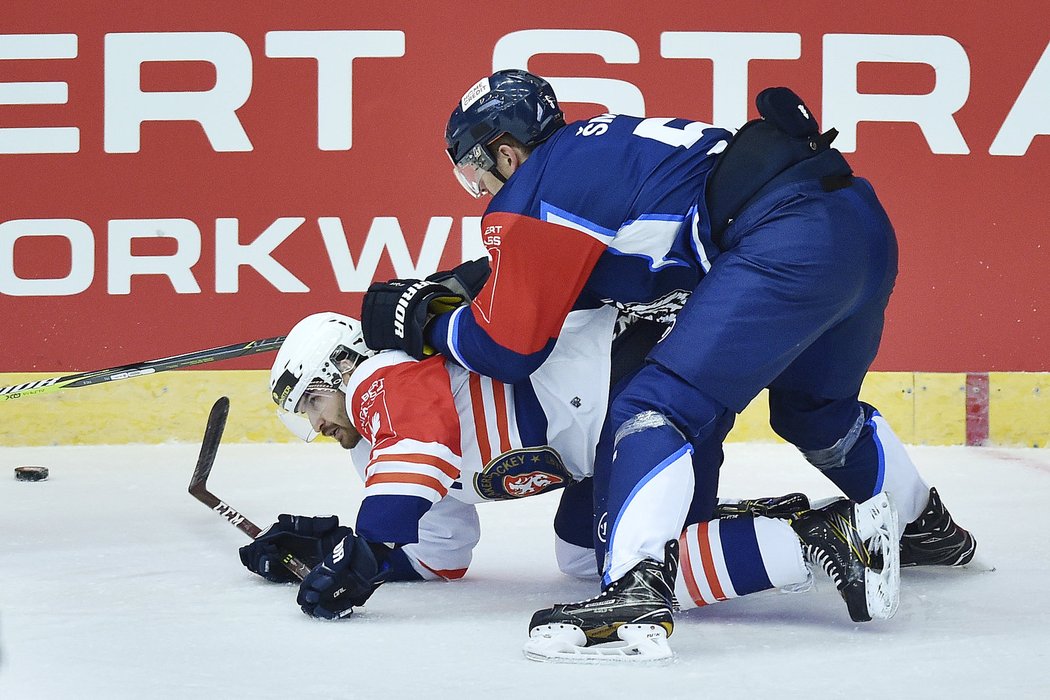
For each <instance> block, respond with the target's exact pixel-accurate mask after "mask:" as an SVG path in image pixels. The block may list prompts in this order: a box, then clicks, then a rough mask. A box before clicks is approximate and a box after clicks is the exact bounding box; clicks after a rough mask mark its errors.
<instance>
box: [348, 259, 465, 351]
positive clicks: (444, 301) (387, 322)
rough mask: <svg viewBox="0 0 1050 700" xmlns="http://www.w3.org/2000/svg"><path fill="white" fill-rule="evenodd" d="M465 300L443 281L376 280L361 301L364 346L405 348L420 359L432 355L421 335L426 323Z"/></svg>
mask: <svg viewBox="0 0 1050 700" xmlns="http://www.w3.org/2000/svg"><path fill="white" fill-rule="evenodd" d="M465 301H466V299H464V298H463V297H462V296H460V295H459V294H456V293H455V292H453V291H452V290H451V289H449V288H448V287H446V286H444V285H443V284H438V283H436V282H430V281H428V280H411V279H407V280H391V281H390V282H375V283H373V284H372V285H371V286H369V287H368V291H367V292H365V298H364V301H362V302H361V331H362V333H363V334H364V337H365V345H367V346H368V347H370V348H372V349H373V350H390V349H395V350H404V351H405V352H406V353H408V354H409V355H411V356H412V357H414V358H416V359H417V360H422V359H423V358H424V357H426V356H428V355H433V354H434V350H433V349H432V348H430V347H429V346H427V345H426V344H425V340H424V338H423V329H424V327H426V325H427V322H428V321H429V320H430V319H431V318H433V317H434V316H435V315H437V314H442V313H446V312H448V311H451V310H453V309H455V308H456V307H457V306H459V305H460V304H463V303H464V302H465Z"/></svg>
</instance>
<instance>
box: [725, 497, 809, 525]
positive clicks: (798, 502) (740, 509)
mask: <svg viewBox="0 0 1050 700" xmlns="http://www.w3.org/2000/svg"><path fill="white" fill-rule="evenodd" d="M809 509H810V504H809V498H808V497H807V496H806V494H804V493H789V494H787V495H784V496H769V497H767V498H748V499H744V500H742V501H726V502H724V503H719V504H718V505H717V506H715V517H716V518H718V519H720V520H727V519H731V518H739V517H741V516H745V515H746V516H749V517H752V518H758V517H763V518H781V519H783V520H794V519H795V518H797V517H798V516H799V515H801V514H802V513H804V512H806V511H808V510H809Z"/></svg>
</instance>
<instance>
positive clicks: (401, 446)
mask: <svg viewBox="0 0 1050 700" xmlns="http://www.w3.org/2000/svg"><path fill="white" fill-rule="evenodd" d="M459 469H460V459H459V457H457V456H456V455H455V453H454V452H452V451H451V450H450V449H449V448H448V447H446V446H445V445H440V444H438V443H433V442H419V441H417V440H410V439H405V440H399V441H398V442H397V443H395V444H394V445H390V446H388V447H385V448H383V449H381V450H376V451H374V452H373V453H372V458H371V461H370V462H369V464H368V467H366V468H365V496H366V497H367V496H373V495H402V494H403V495H411V496H419V497H421V498H425V499H427V500H428V501H430V502H432V503H433V502H435V501H437V500H439V499H441V498H444V497H445V495H447V494H448V490H449V488H450V487H451V486H452V484H453V483H454V482H455V481H456V479H458V478H459Z"/></svg>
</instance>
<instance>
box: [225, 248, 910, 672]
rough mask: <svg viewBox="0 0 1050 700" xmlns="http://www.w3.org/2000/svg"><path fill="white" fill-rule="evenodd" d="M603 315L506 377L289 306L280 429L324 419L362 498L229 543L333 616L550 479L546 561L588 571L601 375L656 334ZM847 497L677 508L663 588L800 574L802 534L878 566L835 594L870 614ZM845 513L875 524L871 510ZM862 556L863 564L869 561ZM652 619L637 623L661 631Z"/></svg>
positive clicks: (630, 363) (718, 455)
mask: <svg viewBox="0 0 1050 700" xmlns="http://www.w3.org/2000/svg"><path fill="white" fill-rule="evenodd" d="M480 263H481V265H480V267H479V266H478V264H477V263H465V264H464V265H461V266H460V267H459V268H457V270H459V271H461V272H462V271H464V270H487V269H488V263H487V261H485V260H482V261H480ZM445 274H446V273H437V276H438V277H441V276H444V275H445ZM466 276H467V275H463V274H460V273H456V272H454V273H453V278H455V279H460V280H461V279H465V278H466ZM479 279H481V278H479ZM482 281H483V279H482ZM449 283H450V284H451V282H449ZM464 292H466V293H467V294H468V295H469V294H470V293H469V292H468V291H467V289H466V287H464ZM618 316H619V314H618V312H617V311H616V309H614V308H612V307H610V306H602V307H599V308H596V309H581V310H577V311H574V312H572V313H571V314H570V315H569V317H568V318H567V319H566V322H565V325H564V326H563V328H562V329H561V333H560V334H559V336H558V341H557V343H556V346H555V348H554V350H553V352H552V353H551V355H550V357H548V358H547V360H546V361H545V362H544V363H543V365H542V366H541V367H540V368H539V369H538V370H537V371H536V372H534V373H533V374H531V375H530V376H529V377H528V378H527V379H525V380H523V381H522V382H520V383H519V384H516V385H505V384H503V383H501V382H499V381H497V380H493V379H490V378H487V377H482V376H481V375H478V374H475V373H472V372H468V371H467V370H465V369H463V368H462V367H461V366H459V365H458V364H456V363H455V362H454V361H453V360H451V359H450V358H448V357H446V356H434V357H430V358H427V359H425V360H423V361H417V360H415V359H413V358H411V357H410V356H408V355H407V354H405V353H404V352H401V351H397V350H389V351H386V352H381V353H372V352H371V351H370V350H369V349H368V348H367V347H366V346H365V344H364V341H363V338H362V333H361V327H360V324H359V323H358V322H357V321H356V320H355V319H352V318H349V317H346V316H342V315H339V314H334V313H319V314H313V315H311V316H308V317H306V318H304V319H303V320H302V321H300V322H299V323H297V324H296V325H295V327H294V328H293V329H292V330H291V331H290V332H289V333H288V336H287V338H286V339H285V341H284V342H283V343H282V345H281V349H280V351H279V352H278V353H277V357H276V359H275V360H274V364H273V368H272V370H271V373H270V391H271V396H272V398H273V400H274V402H275V403H277V405H278V406H279V415H280V416H281V419H282V421H283V422H285V423H286V425H288V427H289V428H292V430H293V432H295V434H296V435H298V436H299V437H301V438H303V439H306V440H309V439H311V438H312V437H313V436H316V435H317V434H323V435H325V436H327V437H330V438H332V439H335V440H336V441H338V442H339V444H340V445H341V446H342V447H343V448H344V449H347V450H350V451H351V452H350V454H351V456H352V461H353V463H354V466H355V467H356V469H357V471H358V473H359V475H360V476H361V478H362V480H363V482H364V498H363V500H362V502H361V505H360V508H359V509H358V512H357V520H356V525H355V527H354V528H353V529H351V528H349V527H347V526H345V525H340V523H339V518H338V517H336V516H321V517H305V516H293V515H287V514H282V515H281V516H280V517H279V518H278V520H277V522H276V523H274V524H273V525H272V526H270V527H269V528H267V529H266V531H265V532H264V533H262V534H261V535H260V536H259V537H258V538H256V539H255V541H253V542H252V543H251V544H248V545H245V546H244V547H241V549H240V556H241V561H242V563H244V565H245V566H246V567H247V568H248V569H249V570H250V571H252V572H253V573H256V574H258V575H260V576H262V577H264V578H266V579H267V580H270V581H274V582H292V581H294V580H295V577H294V576H293V575H292V573H290V572H289V571H287V570H286V569H285V567H284V566H282V564H281V561H282V560H283V558H284V557H285V554H286V553H291V554H292V555H294V556H295V557H297V558H298V559H300V560H301V561H303V562H306V564H307V565H308V566H309V567H310V569H311V570H310V572H309V574H308V575H307V576H305V577H304V578H303V581H302V583H301V585H300V587H299V592H298V596H297V602H298V603H299V604H300V606H301V607H302V610H303V612H305V613H307V614H308V615H311V616H314V617H320V618H326V619H332V618H344V617H346V616H348V615H350V614H351V612H352V610H353V608H354V607H356V606H360V605H363V604H364V603H365V602H366V601H367V600H368V599H369V598H370V596H371V595H372V593H373V592H374V591H375V590H376V588H377V586H378V584H380V583H381V582H384V581H424V580H431V581H432V580H454V579H458V578H460V577H462V576H463V575H464V574H465V573H466V572H467V568H468V566H469V565H470V561H471V552H472V550H473V548H474V546H475V545H476V544H477V542H478V539H479V537H480V522H479V519H478V514H477V511H476V505H478V504H481V503H486V502H494V501H502V500H509V499H518V498H526V497H531V496H535V495H539V494H543V493H549V492H551V491H554V490H557V489H561V499H560V503H559V506H558V510H557V513H556V515H555V517H554V532H555V547H554V549H555V554H556V557H557V561H558V566H559V568H560V569H561V570H562V571H563V572H565V573H567V574H571V575H574V576H584V577H588V578H590V577H594V576H595V575H597V574H598V573H599V571H598V569H597V567H596V566H595V564H596V562H595V548H594V539H593V530H594V524H593V523H594V513H593V506H592V497H591V491H592V489H591V485H592V481H593V480H592V478H591V477H592V474H593V462H594V457H595V449H594V448H595V445H596V444H597V443H598V440H599V436H600V434H601V431H602V426H603V422H604V418H605V415H606V407H607V405H608V397H609V392H610V379H612V380H613V382H615V379H616V378H617V377H618V376H620V375H621V374H622V373H623V372H624V371H626V370H628V369H630V368H631V367H634V366H636V365H637V364H638V362H639V361H640V360H641V358H642V357H644V355H645V352H646V351H647V350H648V349H649V348H651V347H652V345H653V343H654V342H655V340H656V339H657V337H658V336H657V335H656V334H655V333H654V332H652V331H654V330H658V328H656V329H653V328H647V324H644V323H638V322H634V323H632V324H630V325H629V326H628V327H626V328H623V327H622V325H621V324H620V323H619V319H618ZM614 328H615V329H616V332H614ZM707 447H708V452H707V453H706V454H705V453H704V452H703V451H698V452H697V453H696V454H695V455H694V461H700V460H710V461H711V462H713V463H715V464H720V463H721V461H722V452H721V443H720V442H718V441H708V443H707ZM849 512H853V506H852V504H850V503H847V502H845V501H843V502H842V503H839V504H835V505H831V506H828V507H826V508H824V509H819V508H818V509H812V508H811V507H810V504H809V501H808V499H807V498H806V497H805V496H804V495H803V494H800V493H795V494H790V495H789V496H785V497H781V498H775V499H760V500H757V501H744V502H740V501H727V502H720V503H719V510H718V511H717V512H716V515H717V516H718V517H717V518H713V519H710V520H706V521H704V522H690V523H688V526H687V527H686V528H685V529H684V531H683V532H682V533H681V534H680V536H679V537H678V546H679V547H680V550H681V552H682V558H681V566H679V567H678V571H677V576H675V577H673V578H669V579H668V581H669V582H672V583H673V587H674V594H673V595H674V596H675V597H676V598H677V599H678V601H680V604H681V607H682V608H683V609H687V608H694V607H703V606H707V605H710V604H713V603H716V602H719V601H724V600H730V599H733V598H738V597H741V596H744V595H748V594H750V593H755V592H757V591H760V590H766V589H769V588H774V587H777V588H790V589H797V588H799V587H806V585H807V584H808V581H809V580H810V579H811V571H810V567H808V566H807V564H806V562H805V559H804V551H806V550H807V548H809V547H812V546H814V545H815V544H818V545H820V546H831V547H832V548H833V549H836V550H837V551H836V555H838V556H839V560H840V563H841V564H842V565H844V566H848V567H849V568H855V569H856V570H858V571H865V570H871V571H870V573H871V575H872V576H874V577H875V578H876V579H877V580H878V584H879V585H876V586H875V587H873V588H869V587H868V585H867V577H865V578H860V579H854V580H853V581H851V582H849V585H850V589H849V590H848V592H847V594H846V595H844V598H845V600H846V602H847V608H848V610H849V612H850V614H851V616H854V617H857V616H858V615H861V616H869V615H871V616H879V615H882V616H885V615H887V614H889V613H890V612H892V609H893V608H895V607H896V604H897V600H898V595H897V594H898V590H899V586H898V576H899V569H898V567H897V566H896V563H897V557H896V552H897V550H896V547H897V537H896V533H889V532H887V533H886V534H885V535H884V536H882V537H881V538H880V539H878V541H876V542H874V543H873V544H871V545H868V544H863V543H860V542H851V543H850V544H852V545H855V546H852V547H851V546H846V543H845V542H841V543H840V545H841V546H837V547H836V542H837V540H836V539H835V537H834V535H833V534H832V533H830V532H829V528H828V525H829V522H830V520H829V517H828V516H829V515H835V514H841V513H849ZM856 512H858V513H859V514H860V515H861V516H863V517H868V518H869V519H871V520H872V527H875V526H876V522H875V517H874V516H878V515H879V512H878V510H877V509H876V510H874V511H873V510H872V509H870V508H864V507H862V508H860V509H858V510H857V511H856ZM890 525H891V526H892V523H890ZM532 529H534V528H526V530H529V531H531V530H532ZM506 544H507V546H511V547H513V546H514V544H513V543H512V542H508V543H506ZM876 557H877V558H879V559H880V560H881V561H880V566H879V570H878V571H875V567H874V566H872V565H871V564H872V563H873V562H872V561H871V560H872V559H875V558H876ZM667 595H668V596H670V595H672V594H671V593H670V592H668V593H667ZM659 624H660V621H658V620H657V621H653V622H652V623H651V625H652V626H653V627H652V628H654V629H655V628H658V629H661V630H663V629H664V628H662V627H659ZM667 624H668V625H669V624H670V622H669V621H668V622H667ZM637 629H639V630H640V631H642V632H643V634H641V635H638V636H637V637H636V638H635V639H633V640H632V639H630V638H627V639H621V640H620V642H619V643H618V644H614V645H612V646H611V647H610V646H609V645H608V644H606V645H604V646H603V647H602V650H603V652H604V653H606V654H614V655H616V657H617V658H646V659H652V658H654V657H655V658H663V657H667V656H669V655H670V648H669V647H668V646H667V645H666V638H665V637H663V636H659V637H657V638H655V639H650V638H649V637H648V636H647V635H646V634H644V632H646V631H647V630H648V629H650V627H649V626H646V627H638V628H637ZM568 653H569V654H570V655H571V654H572V651H571V650H569V651H568Z"/></svg>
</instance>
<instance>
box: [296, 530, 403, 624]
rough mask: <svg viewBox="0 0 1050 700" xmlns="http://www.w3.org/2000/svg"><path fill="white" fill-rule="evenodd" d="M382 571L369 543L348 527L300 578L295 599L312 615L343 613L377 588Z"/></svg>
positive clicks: (326, 616) (324, 616)
mask: <svg viewBox="0 0 1050 700" xmlns="http://www.w3.org/2000/svg"><path fill="white" fill-rule="evenodd" d="M385 574H386V567H380V565H379V562H378V561H377V560H376V556H375V554H374V553H373V552H372V548H371V547H370V546H369V543H368V542H366V541H365V540H364V539H363V538H362V537H359V536H358V535H355V534H354V533H353V531H351V532H350V533H349V534H348V535H346V537H344V538H343V539H341V540H339V542H337V543H336V544H335V547H334V548H333V549H332V551H331V553H330V554H328V555H327V556H326V557H325V558H324V559H323V560H322V561H321V563H320V564H318V565H317V566H315V567H314V569H313V571H311V572H310V573H309V574H308V575H307V576H306V578H304V579H303V582H302V584H300V586H299V595H298V597H296V599H295V602H297V603H298V604H299V605H300V606H301V607H302V609H303V612H304V613H306V614H307V615H310V616H312V617H319V618H322V619H325V620H332V619H337V618H341V617H346V616H347V615H349V614H350V613H352V612H353V607H354V606H355V605H363V604H364V602H365V601H366V600H368V598H369V596H371V595H372V593H373V592H374V591H375V589H377V588H379V586H380V584H382V583H383V581H384V576H385Z"/></svg>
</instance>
